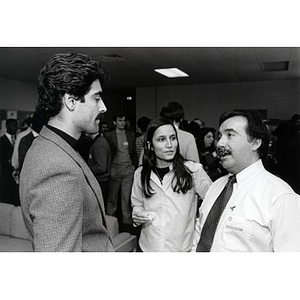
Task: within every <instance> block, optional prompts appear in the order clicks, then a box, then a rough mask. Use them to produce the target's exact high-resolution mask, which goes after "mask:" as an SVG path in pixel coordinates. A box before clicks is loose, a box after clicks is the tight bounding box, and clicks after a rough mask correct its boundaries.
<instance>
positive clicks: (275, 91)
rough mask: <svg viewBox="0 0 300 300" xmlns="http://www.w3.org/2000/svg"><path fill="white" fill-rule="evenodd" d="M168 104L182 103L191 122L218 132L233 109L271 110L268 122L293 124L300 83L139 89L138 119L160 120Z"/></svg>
mask: <svg viewBox="0 0 300 300" xmlns="http://www.w3.org/2000/svg"><path fill="white" fill-rule="evenodd" d="M168 101H177V102H180V103H181V104H182V105H183V107H184V111H185V118H186V119H187V120H189V121H190V120H191V119H193V118H194V117H199V118H200V119H202V120H203V121H204V122H205V124H206V125H207V126H212V127H214V128H216V129H217V128H218V119H219V116H220V115H221V114H222V113H223V112H224V111H227V110H232V109H267V112H268V115H267V117H268V119H280V120H289V119H290V118H291V116H292V115H293V114H294V113H300V80H284V81H268V82H266V81H262V82H247V83H222V84H205V85H204V84H198V85H188V86H161V87H151V88H149V87H147V88H137V90H136V117H137V119H138V118H139V117H141V116H143V115H145V116H148V117H149V118H154V117H157V116H158V115H159V112H160V110H161V107H162V106H163V105H164V104H165V103H166V102H168Z"/></svg>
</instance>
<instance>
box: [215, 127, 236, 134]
mask: <svg viewBox="0 0 300 300" xmlns="http://www.w3.org/2000/svg"><path fill="white" fill-rule="evenodd" d="M224 132H235V133H238V132H237V131H236V130H235V129H233V128H227V129H224ZM218 134H221V132H220V130H219V131H218Z"/></svg>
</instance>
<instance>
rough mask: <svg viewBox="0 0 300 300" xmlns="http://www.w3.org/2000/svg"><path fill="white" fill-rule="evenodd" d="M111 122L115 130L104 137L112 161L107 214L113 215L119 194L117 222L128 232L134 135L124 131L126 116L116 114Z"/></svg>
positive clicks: (130, 220) (133, 164) (134, 157)
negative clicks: (120, 215)
mask: <svg viewBox="0 0 300 300" xmlns="http://www.w3.org/2000/svg"><path fill="white" fill-rule="evenodd" d="M113 122H114V125H115V126H116V129H115V130H113V131H110V132H108V133H107V134H106V135H105V138H106V139H107V141H108V144H109V146H110V150H111V160H112V163H111V170H110V180H109V193H108V200H107V214H108V215H110V216H114V215H115V213H116V210H117V208H118V198H119V192H120V194H121V201H120V202H121V210H122V218H121V219H120V220H119V221H120V224H121V227H122V228H123V229H124V230H125V231H130V230H131V229H132V218H131V204H130V194H131V187H132V182H133V174H134V171H135V169H136V166H137V155H136V148H135V134H134V133H133V132H131V131H128V130H126V129H125V125H126V116H125V114H124V113H122V112H120V113H117V114H116V115H115V116H114V118H113Z"/></svg>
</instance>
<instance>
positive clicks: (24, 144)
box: [18, 112, 48, 172]
mask: <svg viewBox="0 0 300 300" xmlns="http://www.w3.org/2000/svg"><path fill="white" fill-rule="evenodd" d="M47 122H48V119H46V118H45V117H44V116H43V115H42V114H41V113H37V112H35V113H34V114H33V116H32V120H31V131H30V132H29V133H28V134H27V135H25V136H24V137H22V138H21V140H20V144H19V157H18V160H19V172H21V170H22V166H23V163H24V159H25V155H26V153H27V151H28V149H29V148H30V146H31V144H32V142H33V140H34V139H35V138H36V137H37V136H38V135H39V133H40V131H41V130H42V127H43V126H44V125H46V124H47Z"/></svg>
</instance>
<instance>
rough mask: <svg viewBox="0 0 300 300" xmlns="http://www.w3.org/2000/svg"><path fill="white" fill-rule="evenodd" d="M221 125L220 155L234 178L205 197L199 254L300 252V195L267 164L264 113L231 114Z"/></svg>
mask: <svg viewBox="0 0 300 300" xmlns="http://www.w3.org/2000/svg"><path fill="white" fill-rule="evenodd" d="M219 125H220V128H219V141H218V143H217V147H218V154H219V157H220V159H221V162H222V165H223V167H224V168H225V169H226V170H227V171H228V172H229V174H228V175H226V176H223V177H221V178H220V179H218V180H217V181H215V182H214V183H213V185H212V186H211V187H210V189H209V190H208V192H207V194H206V196H205V199H204V201H203V204H202V206H201V207H200V209H199V219H198V220H197V225H196V232H195V237H194V243H193V251H197V252H210V251H211V252H214V251H220V252H222V251H232V252H234V251H237V252H275V251H300V235H299V231H300V218H299V216H300V196H299V195H298V194H296V193H295V192H294V191H293V190H292V188H291V187H290V186H289V185H288V184H287V183H286V182H284V181H283V180H281V179H280V178H278V177H276V176H274V175H273V174H271V173H269V172H268V171H266V169H265V168H264V166H263V163H262V159H263V158H264V157H265V156H266V154H267V151H268V131H267V128H266V126H265V124H264V123H263V121H262V118H261V115H260V114H259V113H258V112H256V111H246V110H240V111H231V112H226V113H224V114H223V115H222V116H221V117H220V121H219ZM220 194H221V196H220V197H219V195H220ZM227 201H228V202H227Z"/></svg>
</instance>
